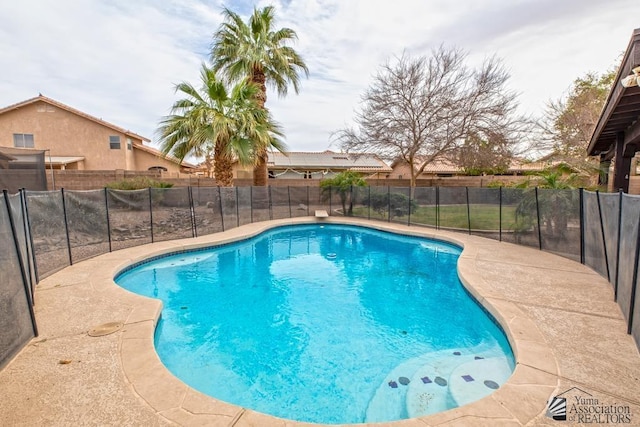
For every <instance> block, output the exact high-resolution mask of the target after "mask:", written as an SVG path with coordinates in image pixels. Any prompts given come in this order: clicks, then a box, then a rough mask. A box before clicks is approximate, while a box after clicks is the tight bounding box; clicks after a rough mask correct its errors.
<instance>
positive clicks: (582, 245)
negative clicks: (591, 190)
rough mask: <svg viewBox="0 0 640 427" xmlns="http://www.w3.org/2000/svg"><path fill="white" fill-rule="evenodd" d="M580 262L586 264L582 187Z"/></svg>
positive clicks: (582, 193)
mask: <svg viewBox="0 0 640 427" xmlns="http://www.w3.org/2000/svg"><path fill="white" fill-rule="evenodd" d="M580 264H584V188H580Z"/></svg>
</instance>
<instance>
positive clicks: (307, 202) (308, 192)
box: [307, 185, 309, 216]
mask: <svg viewBox="0 0 640 427" xmlns="http://www.w3.org/2000/svg"><path fill="white" fill-rule="evenodd" d="M307 216H309V186H308V185H307Z"/></svg>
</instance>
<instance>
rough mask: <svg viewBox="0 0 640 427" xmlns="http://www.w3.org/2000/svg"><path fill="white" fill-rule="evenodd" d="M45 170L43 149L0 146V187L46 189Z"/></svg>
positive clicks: (11, 190) (9, 190) (8, 188)
mask: <svg viewBox="0 0 640 427" xmlns="http://www.w3.org/2000/svg"><path fill="white" fill-rule="evenodd" d="M47 172H48V171H47V170H46V159H45V151H43V150H33V149H28V148H12V147H0V189H6V190H7V191H8V192H9V193H10V194H14V193H17V192H18V191H19V190H20V189H23V188H24V189H27V190H33V191H46V190H47V176H46V174H47ZM50 172H51V173H53V171H50Z"/></svg>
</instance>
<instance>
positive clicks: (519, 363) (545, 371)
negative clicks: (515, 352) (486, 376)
mask: <svg viewBox="0 0 640 427" xmlns="http://www.w3.org/2000/svg"><path fill="white" fill-rule="evenodd" d="M516 365H522V366H526V367H527V368H531V369H533V370H536V371H538V372H543V373H545V374H549V375H551V376H553V377H557V378H558V380H560V379H561V378H564V377H563V376H561V375H560V368H559V367H558V368H557V369H558V372H557V373H556V372H549V371H547V370H545V369H540V368H538V367H537V366H532V365H529V364H528V363H522V362H516ZM565 379H568V378H565ZM510 385H514V386H517V385H537V384H535V383H534V384H510Z"/></svg>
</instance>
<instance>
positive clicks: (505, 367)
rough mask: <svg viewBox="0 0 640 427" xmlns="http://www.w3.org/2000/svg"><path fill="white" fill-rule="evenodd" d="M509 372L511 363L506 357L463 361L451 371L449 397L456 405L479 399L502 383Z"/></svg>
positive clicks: (509, 374) (507, 377)
mask: <svg viewBox="0 0 640 427" xmlns="http://www.w3.org/2000/svg"><path fill="white" fill-rule="evenodd" d="M511 372H512V367H511V363H510V362H509V360H507V358H506V357H490V358H486V359H479V360H472V361H470V362H467V363H463V364H461V365H460V366H458V367H457V368H455V369H454V370H453V372H452V373H451V376H450V380H449V391H450V393H451V397H453V399H454V400H455V402H456V403H457V404H458V406H462V405H466V404H467V403H471V402H475V401H476V400H480V399H482V398H483V397H485V396H488V395H490V394H491V393H493V392H494V391H496V389H497V388H498V387H500V385H502V384H504V383H505V382H506V381H507V379H509V377H510V376H511Z"/></svg>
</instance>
